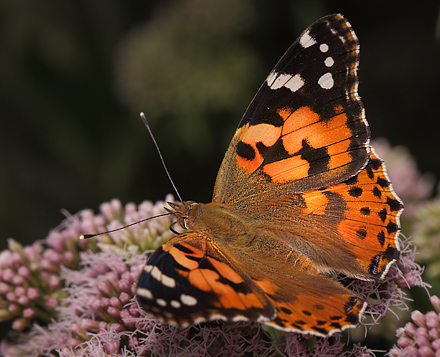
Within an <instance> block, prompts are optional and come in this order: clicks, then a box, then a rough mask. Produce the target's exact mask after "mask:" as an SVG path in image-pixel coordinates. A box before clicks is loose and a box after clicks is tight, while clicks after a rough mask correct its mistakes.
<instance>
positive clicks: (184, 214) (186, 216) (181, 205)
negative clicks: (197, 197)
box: [165, 201, 199, 229]
mask: <svg viewBox="0 0 440 357" xmlns="http://www.w3.org/2000/svg"><path fill="white" fill-rule="evenodd" d="M168 205H169V206H170V207H171V209H170V208H165V209H166V210H167V211H168V212H170V213H171V214H172V215H174V217H176V218H177V223H178V224H179V225H180V226H181V227H182V228H183V229H191V226H192V225H191V221H192V220H191V216H192V214H191V212H194V209H195V208H196V207H197V206H198V205H199V203H196V202H194V201H186V202H177V203H176V202H168Z"/></svg>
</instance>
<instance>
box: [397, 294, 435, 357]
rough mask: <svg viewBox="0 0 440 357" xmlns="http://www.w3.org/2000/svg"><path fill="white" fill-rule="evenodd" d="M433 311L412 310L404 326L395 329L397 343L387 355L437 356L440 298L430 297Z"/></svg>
mask: <svg viewBox="0 0 440 357" xmlns="http://www.w3.org/2000/svg"><path fill="white" fill-rule="evenodd" d="M431 303H432V305H433V307H434V311H429V312H428V313H426V314H422V313H421V312H420V311H417V310H415V311H413V312H412V313H411V319H412V320H413V322H408V323H407V324H406V325H405V327H403V328H399V329H398V330H397V331H396V336H397V337H398V340H397V345H394V347H393V348H392V349H391V351H390V353H389V356H391V357H399V356H438V355H439V354H440V339H439V333H440V299H439V298H438V297H437V296H435V295H434V296H432V297H431Z"/></svg>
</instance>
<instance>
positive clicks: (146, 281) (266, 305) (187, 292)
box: [137, 232, 275, 326]
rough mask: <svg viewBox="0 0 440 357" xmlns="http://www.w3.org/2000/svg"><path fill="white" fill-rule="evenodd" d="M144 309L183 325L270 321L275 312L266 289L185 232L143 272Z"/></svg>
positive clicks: (140, 298) (141, 298)
mask: <svg viewBox="0 0 440 357" xmlns="http://www.w3.org/2000/svg"><path fill="white" fill-rule="evenodd" d="M137 297H138V301H139V303H140V304H141V305H142V306H143V308H144V310H146V311H147V312H149V313H150V314H152V315H153V316H155V317H156V318H158V319H160V320H162V321H164V322H166V323H169V324H172V325H179V326H188V325H191V324H196V323H200V322H203V321H209V320H219V319H221V320H232V321H239V320H253V321H261V322H263V321H267V320H270V319H271V318H273V317H274V315H275V309H274V307H273V305H272V304H271V303H270V302H269V300H268V298H267V297H266V296H265V294H264V293H263V291H262V290H261V289H260V288H259V287H258V286H257V285H255V283H253V282H252V281H251V280H250V278H249V277H248V276H247V275H246V274H244V273H243V272H242V271H241V269H240V268H238V267H237V266H236V265H235V264H234V263H233V262H231V261H230V260H229V259H228V257H227V256H226V255H225V254H223V252H222V251H221V250H220V249H219V248H218V246H217V245H216V244H215V243H214V242H213V241H212V240H211V239H209V238H208V237H206V236H204V235H202V234H199V233H195V232H190V233H183V234H180V235H178V236H177V237H175V238H173V239H171V240H170V241H169V242H167V243H165V244H164V245H163V246H162V247H161V248H159V249H158V250H157V251H156V252H155V253H154V254H153V255H152V256H151V258H150V259H149V260H148V262H147V264H146V265H145V267H144V270H143V271H142V273H141V277H140V279H139V283H138V288H137Z"/></svg>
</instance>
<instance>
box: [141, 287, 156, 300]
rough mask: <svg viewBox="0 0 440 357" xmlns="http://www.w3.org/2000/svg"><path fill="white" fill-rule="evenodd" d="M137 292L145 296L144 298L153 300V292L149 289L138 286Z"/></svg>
mask: <svg viewBox="0 0 440 357" xmlns="http://www.w3.org/2000/svg"><path fill="white" fill-rule="evenodd" d="M137 294H138V295H140V296H142V297H144V298H146V299H149V300H153V294H152V293H151V291H150V290H148V289H145V288H137Z"/></svg>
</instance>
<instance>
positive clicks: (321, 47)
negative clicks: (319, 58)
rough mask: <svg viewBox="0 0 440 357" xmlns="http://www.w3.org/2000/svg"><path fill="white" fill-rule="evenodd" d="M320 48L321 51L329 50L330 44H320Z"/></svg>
mask: <svg viewBox="0 0 440 357" xmlns="http://www.w3.org/2000/svg"><path fill="white" fill-rule="evenodd" d="M319 50H320V51H321V52H327V51H328V45H327V44H326V43H323V44H321V45H319Z"/></svg>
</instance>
